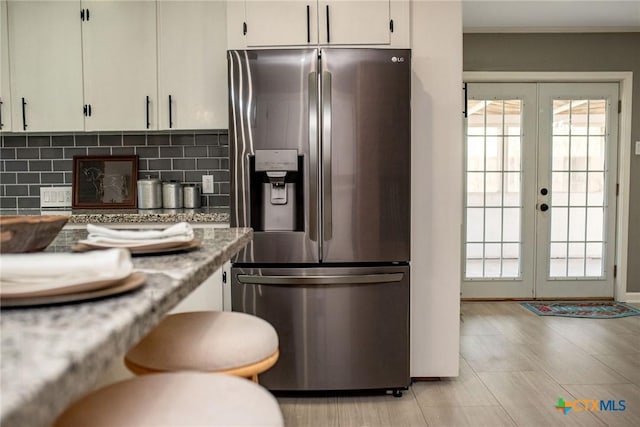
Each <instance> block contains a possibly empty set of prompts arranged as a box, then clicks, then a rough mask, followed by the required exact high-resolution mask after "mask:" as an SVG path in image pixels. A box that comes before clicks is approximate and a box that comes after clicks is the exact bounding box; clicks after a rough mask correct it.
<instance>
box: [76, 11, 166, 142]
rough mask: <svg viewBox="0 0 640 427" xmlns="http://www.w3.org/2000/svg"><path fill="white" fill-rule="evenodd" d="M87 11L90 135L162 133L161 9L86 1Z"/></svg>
mask: <svg viewBox="0 0 640 427" xmlns="http://www.w3.org/2000/svg"><path fill="white" fill-rule="evenodd" d="M82 7H83V8H85V20H84V22H83V24H82V46H83V50H82V52H83V60H84V62H83V64H84V90H85V103H86V104H89V105H90V106H91V115H90V116H89V117H87V119H86V128H87V130H104V131H109V130H146V129H157V74H156V3H155V2H152V1H137V0H132V1H100V0H83V1H82ZM87 11H88V12H87Z"/></svg>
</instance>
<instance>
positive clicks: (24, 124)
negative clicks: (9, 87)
mask: <svg viewBox="0 0 640 427" xmlns="http://www.w3.org/2000/svg"><path fill="white" fill-rule="evenodd" d="M26 109H27V103H26V101H25V100H24V98H22V130H27V112H26Z"/></svg>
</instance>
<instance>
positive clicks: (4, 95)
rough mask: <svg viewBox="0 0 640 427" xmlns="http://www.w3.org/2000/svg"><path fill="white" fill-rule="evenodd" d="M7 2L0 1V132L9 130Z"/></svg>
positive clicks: (9, 95) (9, 93)
mask: <svg viewBox="0 0 640 427" xmlns="http://www.w3.org/2000/svg"><path fill="white" fill-rule="evenodd" d="M7 34H8V32H7V2H6V1H5V0H0V131H4V132H10V131H11V130H12V129H11V90H10V87H9V39H8V38H7Z"/></svg>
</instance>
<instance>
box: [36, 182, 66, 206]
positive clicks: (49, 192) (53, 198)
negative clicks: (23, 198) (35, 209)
mask: <svg viewBox="0 0 640 427" xmlns="http://www.w3.org/2000/svg"><path fill="white" fill-rule="evenodd" d="M40 207H41V208H67V207H71V187H40Z"/></svg>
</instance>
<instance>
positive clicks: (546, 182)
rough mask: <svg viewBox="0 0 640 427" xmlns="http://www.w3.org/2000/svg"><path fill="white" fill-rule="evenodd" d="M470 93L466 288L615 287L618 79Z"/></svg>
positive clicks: (561, 291)
mask: <svg viewBox="0 0 640 427" xmlns="http://www.w3.org/2000/svg"><path fill="white" fill-rule="evenodd" d="M467 95H468V109H467V112H468V119H467V122H466V126H465V131H466V159H465V163H466V192H465V201H464V208H465V209H464V210H465V232H464V248H463V253H464V260H463V266H464V272H463V282H462V297H463V298H588V297H610V296H613V266H614V246H615V206H616V203H615V197H616V194H615V190H616V183H615V177H616V160H617V155H616V153H617V123H618V114H617V105H618V84H617V83H471V84H469V85H468V92H467Z"/></svg>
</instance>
